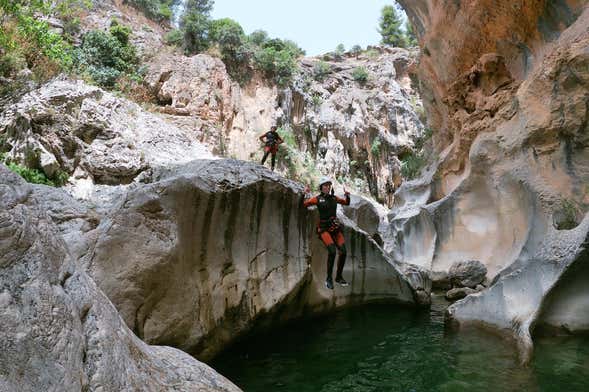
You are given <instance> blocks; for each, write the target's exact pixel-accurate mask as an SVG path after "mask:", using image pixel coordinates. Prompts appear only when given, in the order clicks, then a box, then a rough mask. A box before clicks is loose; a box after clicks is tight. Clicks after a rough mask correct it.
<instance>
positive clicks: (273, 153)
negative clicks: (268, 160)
mask: <svg viewBox="0 0 589 392" xmlns="http://www.w3.org/2000/svg"><path fill="white" fill-rule="evenodd" d="M274 165H276V152H272V171H274Z"/></svg>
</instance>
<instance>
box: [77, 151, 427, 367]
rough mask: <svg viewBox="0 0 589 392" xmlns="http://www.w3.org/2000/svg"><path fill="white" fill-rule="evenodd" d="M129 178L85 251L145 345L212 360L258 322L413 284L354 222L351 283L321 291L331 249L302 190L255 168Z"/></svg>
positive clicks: (392, 293) (215, 167) (402, 295)
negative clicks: (327, 248) (137, 179)
mask: <svg viewBox="0 0 589 392" xmlns="http://www.w3.org/2000/svg"><path fill="white" fill-rule="evenodd" d="M154 179H155V180H156V181H155V182H153V183H152V184H145V185H142V184H137V185H134V186H132V187H131V188H130V189H129V190H128V191H127V192H126V193H125V194H124V195H123V196H122V197H121V199H120V202H119V203H118V205H117V206H116V207H115V208H114V209H113V210H112V211H111V212H110V213H109V214H108V216H107V217H106V218H105V219H103V220H102V221H101V223H100V225H99V226H98V227H97V229H96V232H95V233H94V234H93V238H95V240H94V241H95V242H94V244H93V245H92V246H91V247H90V250H89V251H88V253H87V255H86V256H85V257H83V258H82V260H83V262H84V263H85V265H86V267H87V269H88V270H89V271H90V274H91V275H92V276H93V277H94V279H96V281H97V282H100V283H99V285H100V287H101V289H102V290H104V291H105V293H106V294H107V295H108V297H109V298H110V299H111V300H112V301H113V303H114V304H115V306H116V307H117V309H119V311H120V312H121V315H122V317H123V318H124V319H125V321H126V323H127V324H128V325H129V327H130V328H131V329H132V330H133V331H134V332H135V333H136V334H137V335H138V336H140V337H141V338H142V339H144V340H145V341H147V342H149V343H154V344H166V345H173V346H175V347H179V348H181V349H183V350H185V351H188V352H190V353H193V354H195V355H197V356H198V357H199V358H210V357H211V356H212V355H214V354H215V353H216V352H218V350H220V349H222V348H223V347H224V346H225V345H226V344H228V343H229V342H230V341H232V340H233V339H235V338H236V337H237V336H239V335H240V334H242V333H244V332H246V331H248V330H249V329H251V328H252V326H254V325H258V323H262V324H264V323H266V322H268V321H271V320H277V319H288V318H293V317H297V316H301V315H303V314H307V313H309V312H311V313H316V312H323V311H326V310H330V309H333V308H334V307H337V306H343V305H346V304H356V303H363V302H366V301H371V300H379V299H388V300H394V301H398V302H404V303H415V301H416V299H415V297H414V293H415V291H416V290H415V288H413V287H412V286H411V285H410V284H409V282H408V281H407V280H406V278H405V277H404V276H403V274H402V273H401V272H400V271H399V269H398V267H397V266H396V265H395V264H394V263H393V262H392V261H391V260H389V259H387V258H386V257H385V256H384V254H383V253H382V251H381V250H380V248H379V247H378V245H377V244H376V243H375V242H374V241H373V240H371V239H370V238H369V237H368V236H367V235H366V234H365V233H363V232H361V231H358V230H357V229H355V227H354V225H353V223H351V222H349V221H347V220H346V218H345V217H344V216H342V219H343V220H344V221H346V222H347V223H346V229H345V236H346V238H347V248H348V260H347V263H346V269H345V271H344V275H345V276H346V278H347V279H348V280H349V281H350V287H348V288H339V287H338V288H337V289H336V290H335V291H330V290H327V289H325V288H324V285H323V281H324V279H325V263H326V262H325V260H326V251H325V249H324V246H323V245H322V244H321V242H320V241H319V240H318V238H317V237H316V235H315V234H314V233H313V226H314V223H315V222H314V217H313V214H311V213H308V212H306V211H305V210H304V208H303V207H302V188H301V186H300V185H297V184H295V183H293V182H290V181H287V180H283V179H280V178H279V177H278V176H276V175H274V174H271V172H269V171H267V170H264V169H261V168H260V167H259V166H256V165H250V164H243V162H238V161H231V160H219V161H196V162H193V163H191V164H190V165H187V166H185V167H182V168H179V169H176V170H170V171H165V172H161V173H159V174H157V175H154Z"/></svg>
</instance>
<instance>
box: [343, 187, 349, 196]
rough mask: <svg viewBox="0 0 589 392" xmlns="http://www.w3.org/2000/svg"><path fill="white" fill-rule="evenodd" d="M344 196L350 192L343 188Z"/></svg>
mask: <svg viewBox="0 0 589 392" xmlns="http://www.w3.org/2000/svg"><path fill="white" fill-rule="evenodd" d="M344 194H345V195H349V194H350V191H348V190H347V189H346V187H344Z"/></svg>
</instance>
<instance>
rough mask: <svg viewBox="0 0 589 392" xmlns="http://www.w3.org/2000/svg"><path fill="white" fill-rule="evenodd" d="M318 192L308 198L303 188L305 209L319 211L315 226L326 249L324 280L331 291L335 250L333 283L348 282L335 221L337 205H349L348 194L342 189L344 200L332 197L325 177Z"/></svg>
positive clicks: (339, 229)
mask: <svg viewBox="0 0 589 392" xmlns="http://www.w3.org/2000/svg"><path fill="white" fill-rule="evenodd" d="M319 190H320V191H321V193H320V194H319V195H317V196H315V197H309V196H310V195H309V193H310V191H311V190H310V188H309V186H306V187H305V202H304V203H303V205H304V206H305V208H306V207H309V206H317V209H318V210H319V222H318V224H317V234H319V238H321V241H323V243H324V244H325V246H326V247H327V278H326V279H325V287H327V288H328V289H330V290H333V279H332V273H333V264H334V262H335V255H336V250H339V258H338V260H337V270H336V275H335V282H336V283H338V284H340V285H341V286H347V285H348V282H346V280H345V279H344V277H343V276H342V272H343V270H344V264H345V262H346V244H345V239H344V234H343V233H342V229H341V227H340V223H339V221H338V220H337V214H336V213H337V205H338V204H342V205H345V206H348V205H350V192H348V191H347V190H346V189H345V188H344V194H345V198H344V199H342V198H340V197H337V196H335V195H334V192H333V189H332V188H331V180H330V179H329V178H327V177H323V178H321V180H320V182H319Z"/></svg>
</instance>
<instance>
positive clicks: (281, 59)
mask: <svg viewBox="0 0 589 392" xmlns="http://www.w3.org/2000/svg"><path fill="white" fill-rule="evenodd" d="M254 65H255V66H256V68H257V69H259V70H261V71H263V72H264V73H266V76H268V77H274V80H275V81H276V83H278V84H279V85H281V86H285V85H287V84H288V83H289V82H290V81H291V80H292V76H293V75H294V73H295V72H296V70H297V63H296V61H295V58H294V57H293V55H292V53H291V52H290V51H289V50H288V49H282V50H277V49H276V47H275V46H273V45H269V46H268V47H265V48H263V49H259V50H258V51H257V52H256V53H255V54H254Z"/></svg>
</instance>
